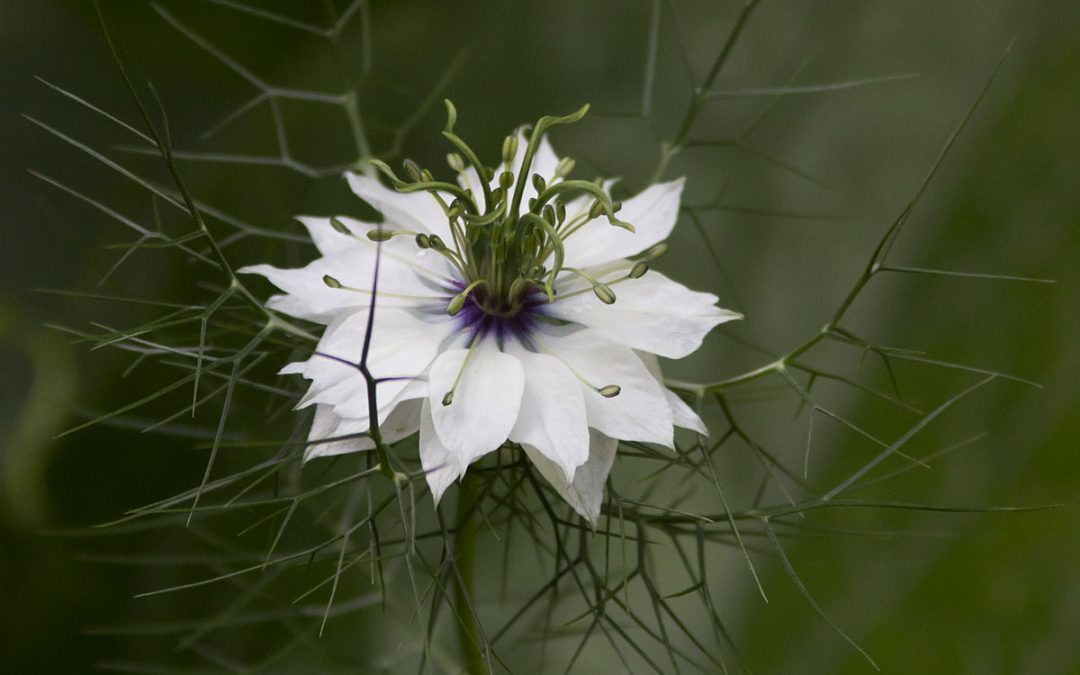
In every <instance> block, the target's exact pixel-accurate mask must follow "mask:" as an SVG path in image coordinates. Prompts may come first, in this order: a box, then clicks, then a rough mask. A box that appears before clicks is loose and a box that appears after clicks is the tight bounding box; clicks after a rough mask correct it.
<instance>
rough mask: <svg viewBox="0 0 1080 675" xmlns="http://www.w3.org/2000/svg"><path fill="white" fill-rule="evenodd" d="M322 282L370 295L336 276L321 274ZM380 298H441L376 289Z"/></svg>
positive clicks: (367, 290)
mask: <svg viewBox="0 0 1080 675" xmlns="http://www.w3.org/2000/svg"><path fill="white" fill-rule="evenodd" d="M322 280H323V283H324V284H326V285H327V286H328V287H329V288H333V289H334V290H342V291H351V292H353V293H364V294H366V295H371V291H370V290H369V289H367V288H355V287H353V286H346V285H345V284H343V283H341V282H340V281H339V280H338V279H337V278H336V277H332V276H330V275H329V274H324V275H323V278H322ZM377 293H378V295H379V297H380V298H397V299H399V300H420V301H424V302H428V301H432V300H441V299H442V298H441V297H439V296H436V295H406V294H404V293H390V292H388V291H377Z"/></svg>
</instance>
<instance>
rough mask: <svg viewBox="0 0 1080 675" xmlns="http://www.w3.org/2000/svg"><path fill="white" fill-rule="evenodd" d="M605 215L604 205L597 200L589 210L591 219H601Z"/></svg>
mask: <svg viewBox="0 0 1080 675" xmlns="http://www.w3.org/2000/svg"><path fill="white" fill-rule="evenodd" d="M603 213H604V204H603V203H602V202H601V201H600V200H599V199H597V200H596V201H595V202H593V203H592V207H590V208H589V218H590V219H592V218H599V217H600V216H601V215H602V214H603Z"/></svg>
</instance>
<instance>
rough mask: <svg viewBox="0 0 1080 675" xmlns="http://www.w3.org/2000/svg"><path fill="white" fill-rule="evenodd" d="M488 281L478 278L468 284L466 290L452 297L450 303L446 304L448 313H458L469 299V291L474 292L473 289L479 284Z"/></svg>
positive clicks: (452, 314) (451, 314)
mask: <svg viewBox="0 0 1080 675" xmlns="http://www.w3.org/2000/svg"><path fill="white" fill-rule="evenodd" d="M486 283H487V281H485V280H484V279H477V280H476V281H474V282H472V283H471V284H469V285H468V286H466V287H465V290H463V291H461V292H460V293H458V294H457V295H455V296H454V297H453V298H451V299H450V304H448V305H447V306H446V313H447V314H449V315H450V316H454V315H456V314H457V313H458V312H460V311H461V308H462V307H464V306H465V301H466V300H468V299H469V293H472V292H473V289H474V288H476V287H477V286H480V285H481V284H486Z"/></svg>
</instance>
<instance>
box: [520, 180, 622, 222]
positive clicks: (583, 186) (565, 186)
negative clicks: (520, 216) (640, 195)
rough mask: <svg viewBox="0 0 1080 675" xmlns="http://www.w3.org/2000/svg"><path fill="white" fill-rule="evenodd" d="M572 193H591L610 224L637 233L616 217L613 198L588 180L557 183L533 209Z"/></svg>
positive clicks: (542, 195) (539, 198)
mask: <svg viewBox="0 0 1080 675" xmlns="http://www.w3.org/2000/svg"><path fill="white" fill-rule="evenodd" d="M570 191H577V192H587V193H589V194H590V195H592V196H593V197H595V198H596V201H598V202H599V203H600V206H601V207H603V209H604V215H606V216H607V219H608V222H609V223H611V224H612V225H615V226H616V227H621V228H623V229H624V230H628V231H630V232H636V231H637V230H636V229H635V228H634V226H633V225H631V224H630V223H628V222H626V221H624V220H619V219H618V218H616V217H615V205H614V204H613V203H612V201H611V197H610V196H608V194H607V193H606V192H604V189H603V188H602V187H600V186H599V185H597V184H596V183H592V182H590V181H587V180H564V181H561V182H558V183H555V184H554V185H550V186H548V188H547V189H546V190H544V191H543V192H542V193H541V194H540V195H539V196H538V197H537V198H536V204H535V205H534V206H533V208H534V209H542V208H544V204H546V203H547V202H549V201H551V198H552V197H554V196H556V195H558V194H560V193H562V192H570Z"/></svg>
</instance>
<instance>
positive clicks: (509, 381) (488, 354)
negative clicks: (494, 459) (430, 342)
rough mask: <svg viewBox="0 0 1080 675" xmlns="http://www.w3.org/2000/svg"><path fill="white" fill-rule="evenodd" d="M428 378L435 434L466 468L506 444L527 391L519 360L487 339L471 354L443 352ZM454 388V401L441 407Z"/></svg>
mask: <svg viewBox="0 0 1080 675" xmlns="http://www.w3.org/2000/svg"><path fill="white" fill-rule="evenodd" d="M470 351H471V352H472V353H471V354H470ZM459 374H460V378H459ZM429 377H430V381H429V385H428V399H429V400H430V401H431V416H432V419H433V420H434V422H435V431H436V432H437V433H438V434H439V440H441V441H442V444H443V445H444V446H446V447H447V448H449V449H450V451H451V452H453V453H455V454H456V455H457V456H458V457H459V458H460V459H461V461H462V462H464V464H466V465H467V464H468V463H469V462H471V461H473V460H474V459H476V458H478V457H481V456H482V455H485V454H487V453H489V452H491V451H492V450H495V449H497V448H498V447H499V446H500V445H502V444H503V442H505V441H506V438H507V436H509V434H510V430H511V429H513V427H514V422H515V421H517V417H518V410H519V409H520V407H521V394H522V391H523V390H524V388H525V374H524V371H523V368H522V365H521V361H519V360H518V359H517V358H516V357H514V356H511V355H509V354H506V353H503V352H501V351H499V348H498V346H497V345H496V344H495V341H494V340H491V339H484V340H481V341H480V342H479V343H478V344H476V345H474V346H473V347H472V349H471V350H469V349H450V350H447V351H445V352H443V353H442V354H440V355H439V357H438V358H437V359H435V363H434V364H432V366H431V374H430V376H429ZM455 382H456V384H457V386H456V388H455V386H454V385H455ZM451 389H453V390H454V398H453V402H452V403H450V405H443V397H444V396H445V394H446V393H447V392H448V391H450V390H451Z"/></svg>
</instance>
